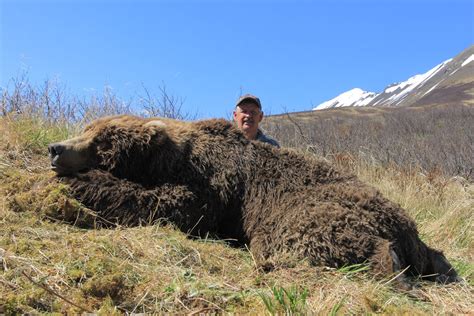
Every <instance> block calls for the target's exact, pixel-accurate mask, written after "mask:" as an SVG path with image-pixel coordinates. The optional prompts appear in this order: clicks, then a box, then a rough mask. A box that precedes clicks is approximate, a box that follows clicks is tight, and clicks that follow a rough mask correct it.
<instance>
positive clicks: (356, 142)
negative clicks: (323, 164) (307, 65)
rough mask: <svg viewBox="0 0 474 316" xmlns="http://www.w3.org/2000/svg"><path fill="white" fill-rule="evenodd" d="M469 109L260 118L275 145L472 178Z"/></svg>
mask: <svg viewBox="0 0 474 316" xmlns="http://www.w3.org/2000/svg"><path fill="white" fill-rule="evenodd" d="M472 126H474V107H473V106H469V105H461V104H456V103H446V104H444V105H423V106H410V107H343V108H336V109H328V110H321V111H306V112H298V113H288V114H280V115H272V116H268V117H265V119H264V121H263V125H262V127H263V128H264V130H265V131H266V132H267V133H268V134H269V135H271V136H272V137H274V138H276V139H277V140H278V141H279V142H280V144H281V145H283V146H288V147H297V148H304V149H305V150H310V151H311V152H314V153H316V154H317V155H320V156H323V157H327V158H329V159H332V158H333V157H334V155H340V154H341V153H343V154H348V155H351V156H352V158H354V159H362V160H366V161H370V162H375V163H377V164H381V165H385V166H388V165H392V164H395V165H397V166H399V167H400V168H404V169H412V168H421V169H422V170H423V172H431V171H434V170H437V171H440V172H442V173H444V174H445V175H449V176H462V177H464V178H466V179H469V180H470V181H472V180H474V168H473V166H474V145H473V142H472V140H473V139H474V129H473V128H472Z"/></svg>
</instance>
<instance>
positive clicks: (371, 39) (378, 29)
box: [0, 0, 474, 118]
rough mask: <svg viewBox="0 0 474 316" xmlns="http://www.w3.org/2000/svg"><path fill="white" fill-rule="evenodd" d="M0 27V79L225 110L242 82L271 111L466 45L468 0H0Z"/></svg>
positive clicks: (296, 107)
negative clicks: (150, 95) (22, 77)
mask: <svg viewBox="0 0 474 316" xmlns="http://www.w3.org/2000/svg"><path fill="white" fill-rule="evenodd" d="M0 32H1V37H0V86H2V87H8V86H9V85H10V84H11V81H10V80H11V78H13V77H16V76H18V75H19V74H21V73H22V72H24V71H27V72H28V78H29V80H30V82H32V83H33V84H36V85H41V84H42V82H43V81H44V80H46V79H51V80H56V81H58V82H59V83H60V84H62V85H65V86H66V87H67V90H68V91H69V92H70V93H71V94H72V95H79V96H82V95H89V94H93V93H96V94H100V93H101V92H102V91H103V88H104V86H106V85H107V86H110V87H111V88H112V89H113V91H114V93H116V95H118V96H119V97H121V98H123V99H130V98H135V97H137V95H140V94H142V95H143V89H142V86H145V87H146V88H147V89H148V90H150V91H152V92H154V93H158V86H159V85H163V84H164V85H166V88H167V90H168V92H169V93H171V94H173V95H175V96H178V97H181V98H183V99H184V100H185V101H184V106H183V110H184V111H187V112H190V113H196V114H197V115H198V117H200V118H204V117H226V118H228V117H229V115H230V113H231V111H232V109H233V105H234V102H235V100H236V99H237V98H238V96H239V95H240V94H241V93H253V94H256V95H258V96H259V97H260V98H261V100H262V103H263V107H264V111H265V112H266V113H267V114H277V113H282V112H285V111H304V110H310V109H311V108H312V107H314V106H316V105H318V104H320V103H322V102H323V101H326V100H328V99H331V98H333V97H335V96H337V95H338V94H340V93H342V92H345V91H347V90H349V89H352V88H356V87H358V88H361V89H364V90H368V91H373V92H380V91H381V90H383V88H384V87H385V86H387V85H388V84H390V83H393V82H398V81H404V80H406V79H408V78H409V77H410V76H412V75H415V74H418V73H424V72H426V71H428V70H429V69H431V68H432V67H434V66H436V65H437V64H439V63H441V62H443V61H445V60H446V59H448V58H451V57H454V56H455V55H457V54H459V53H460V52H461V51H462V50H464V49H466V48H467V47H469V46H470V45H473V44H474V0H431V1H428V0H411V1H409V0H400V1H389V0H360V1H356V0H344V1H330V0H323V1H303V0H301V1H299V0H293V1H290V0H287V1H284V0H276V1H269V0H268V1H266V0H256V1H249V0H242V1H238V0H228V1H224V0H222V1H218V0H214V1H212V0H190V1H184V0H176V1H159V0H158V1H151V0H149V1H140V0H136V1H131V0H130V1H125V0H122V1H120V0H118V1H112V0H97V1H91V0H87V1H79V0H72V1H67V0H62V1H61V0H56V1H52V0H50V1H48V0H43V1H40V0H36V1H33V0H30V1H26V0H0Z"/></svg>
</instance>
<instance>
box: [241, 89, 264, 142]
mask: <svg viewBox="0 0 474 316" xmlns="http://www.w3.org/2000/svg"><path fill="white" fill-rule="evenodd" d="M262 119H263V112H262V104H261V103H260V99H259V98H257V97H256V96H254V95H251V94H246V95H243V96H241V97H240V98H239V100H237V103H236V105H235V109H234V121H235V122H236V123H237V126H238V127H239V129H240V130H242V132H243V133H244V135H245V137H246V138H247V139H255V138H256V136H257V132H258V124H259V123H260V122H261V121H262Z"/></svg>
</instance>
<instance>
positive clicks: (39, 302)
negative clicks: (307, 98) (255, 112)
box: [0, 115, 474, 315]
mask: <svg viewBox="0 0 474 316" xmlns="http://www.w3.org/2000/svg"><path fill="white" fill-rule="evenodd" d="M0 129H1V130H0V135H1V136H0V137H1V141H0V157H1V158H0V236H1V239H0V262H1V264H0V284H1V286H0V313H6V314H15V313H51V312H57V313H79V312H84V311H86V312H98V313H101V314H107V315H108V314H111V313H116V314H124V313H130V312H150V313H151V312H163V313H188V314H196V313H211V312H224V311H225V312H237V313H246V312H255V313H259V314H265V313H267V314H274V313H296V314H300V313H316V314H318V313H319V314H333V315H335V314H343V313H355V314H361V313H381V314H446V313H452V314H460V313H461V314H462V313H470V312H471V313H472V312H473V311H474V302H473V297H474V296H473V294H474V293H473V289H474V288H473V273H474V260H473V259H474V258H473V255H474V253H473V249H474V243H473V229H472V228H473V227H472V226H473V218H474V215H473V212H472V208H473V197H474V187H473V185H472V183H469V182H466V181H465V182H462V181H459V180H456V179H454V178H446V177H443V176H441V175H439V174H431V175H429V176H427V175H424V174H420V173H419V172H416V171H415V170H413V171H412V172H407V171H402V170H400V169H397V168H396V167H392V168H386V167H383V168H382V167H377V166H373V165H367V164H365V163H364V162H363V161H357V160H353V159H349V158H347V159H343V157H342V158H341V159H339V160H337V161H336V163H338V164H339V165H340V167H341V168H345V169H348V170H351V171H352V172H354V173H356V174H358V175H359V176H360V177H361V178H362V179H364V180H365V181H367V182H369V183H371V184H373V185H375V186H376V187H377V188H379V189H380V190H381V191H382V192H383V193H384V194H385V195H387V196H388V197H389V198H391V199H393V200H395V201H397V202H398V203H400V204H401V205H402V206H403V207H405V208H407V209H408V210H409V211H410V213H411V214H412V216H413V217H414V218H415V219H416V220H417V222H418V224H419V228H420V231H421V235H422V237H423V239H424V240H425V241H427V242H428V244H430V245H432V246H435V247H436V248H441V249H443V250H444V251H445V253H446V255H447V257H448V258H449V259H450V260H451V261H452V262H453V263H454V265H455V267H456V268H457V269H458V271H459V272H460V274H461V276H462V277H464V278H466V279H467V280H468V284H456V285H449V286H440V285H436V284H432V283H419V284H418V286H417V287H416V288H415V289H413V290H411V291H409V292H401V291H399V290H396V289H394V288H393V287H392V286H391V280H390V279H386V280H374V279H372V278H371V277H370V276H369V275H367V274H365V273H364V270H365V267H364V266H351V267H346V268H343V269H340V270H333V269H328V268H324V267H317V268H315V267H311V266H309V265H307V263H306V262H304V261H303V262H289V263H288V264H287V266H285V267H280V268H278V269H276V270H275V271H272V272H263V271H261V270H259V269H257V268H256V266H255V264H254V261H253V259H252V256H251V254H250V253H249V251H248V250H247V249H235V248H232V247H230V246H228V245H226V243H225V242H224V241H216V240H191V239H188V238H187V237H186V235H185V234H183V233H182V232H179V231H177V230H175V229H174V228H173V227H160V226H152V227H135V228H126V227H118V228H116V229H102V230H94V229H81V228H80V226H81V225H80V224H81V221H83V220H87V217H88V216H91V215H90V214H91V211H90V210H87V209H85V208H84V207H83V206H81V205H80V203H78V202H77V201H76V200H74V199H73V198H71V197H70V196H69V195H68V188H67V187H66V186H64V185H62V184H60V183H58V182H56V181H55V179H54V174H53V173H52V172H50V171H49V170H48V159H47V153H46V144H48V143H49V142H52V141H56V140H59V139H63V138H65V137H68V136H70V135H71V134H72V133H74V132H75V128H73V127H71V126H69V127H68V126H67V125H65V124H59V123H54V124H50V123H47V122H46V121H44V120H41V119H35V120H33V119H31V118H30V117H25V116H22V115H16V116H11V115H7V116H3V117H0ZM70 223H73V224H70Z"/></svg>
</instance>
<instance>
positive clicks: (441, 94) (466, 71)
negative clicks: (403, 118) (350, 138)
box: [313, 45, 474, 110]
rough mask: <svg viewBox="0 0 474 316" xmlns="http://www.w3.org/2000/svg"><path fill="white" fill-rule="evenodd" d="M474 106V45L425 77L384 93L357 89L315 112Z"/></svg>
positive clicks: (430, 71)
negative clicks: (352, 108)
mask: <svg viewBox="0 0 474 316" xmlns="http://www.w3.org/2000/svg"><path fill="white" fill-rule="evenodd" d="M446 103H455V104H465V105H474V45H473V46H471V47H469V48H467V49H466V50H464V51H463V52H462V53H460V54H459V55H457V56H456V57H454V58H452V59H448V60H446V61H444V62H442V63H441V64H439V65H437V66H435V67H434V68H432V69H430V70H429V71H427V72H426V73H424V74H419V75H416V76H413V77H411V78H409V79H408V80H406V81H404V82H400V83H394V84H391V85H389V86H387V87H386V88H385V89H384V91H382V92H381V93H375V92H368V91H364V90H362V89H359V88H355V89H352V90H349V91H347V92H344V93H342V94H340V95H339V96H337V97H335V98H334V99H331V100H329V101H326V102H323V103H321V104H320V105H318V106H316V107H315V108H314V109H313V110H322V109H329V108H337V107H347V106H384V107H393V106H411V105H439V104H446Z"/></svg>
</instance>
